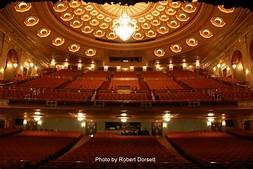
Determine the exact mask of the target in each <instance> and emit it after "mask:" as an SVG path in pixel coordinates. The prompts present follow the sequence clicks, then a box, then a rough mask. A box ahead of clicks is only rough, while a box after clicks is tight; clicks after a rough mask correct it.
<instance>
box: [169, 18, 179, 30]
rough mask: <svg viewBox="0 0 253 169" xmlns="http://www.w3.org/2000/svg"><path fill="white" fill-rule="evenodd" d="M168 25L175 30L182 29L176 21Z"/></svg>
mask: <svg viewBox="0 0 253 169" xmlns="http://www.w3.org/2000/svg"><path fill="white" fill-rule="evenodd" d="M167 25H168V27H170V28H173V29H177V28H179V27H180V23H179V22H177V21H176V20H172V21H170V22H167Z"/></svg>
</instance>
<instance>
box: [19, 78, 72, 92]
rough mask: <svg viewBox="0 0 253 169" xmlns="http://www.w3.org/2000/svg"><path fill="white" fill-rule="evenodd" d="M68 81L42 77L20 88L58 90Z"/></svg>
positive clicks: (23, 84)
mask: <svg viewBox="0 0 253 169" xmlns="http://www.w3.org/2000/svg"><path fill="white" fill-rule="evenodd" d="M67 81H68V79H64V78H56V77H40V78H37V79H34V80H30V81H27V82H24V83H22V84H20V85H18V86H19V87H29V88H51V89H54V88H57V87H59V86H60V85H62V84H63V83H65V82H67Z"/></svg>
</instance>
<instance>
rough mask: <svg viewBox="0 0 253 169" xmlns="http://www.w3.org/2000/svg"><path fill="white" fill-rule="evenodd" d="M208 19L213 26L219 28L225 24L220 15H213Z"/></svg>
mask: <svg viewBox="0 0 253 169" xmlns="http://www.w3.org/2000/svg"><path fill="white" fill-rule="evenodd" d="M210 21H211V23H212V24H213V25H214V26H216V27H219V28H221V27H223V26H225V25H226V23H225V22H224V20H223V19H222V18H220V17H213V18H212V19H211V20H210Z"/></svg>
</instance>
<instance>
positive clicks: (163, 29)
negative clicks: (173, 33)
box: [157, 26, 169, 35]
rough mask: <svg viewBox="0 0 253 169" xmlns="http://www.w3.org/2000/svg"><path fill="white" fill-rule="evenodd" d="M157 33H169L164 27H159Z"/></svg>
mask: <svg viewBox="0 0 253 169" xmlns="http://www.w3.org/2000/svg"><path fill="white" fill-rule="evenodd" d="M157 32H158V33H160V34H162V35H164V34H167V33H168V32H169V28H167V27H166V26H161V27H159V28H158V29H157Z"/></svg>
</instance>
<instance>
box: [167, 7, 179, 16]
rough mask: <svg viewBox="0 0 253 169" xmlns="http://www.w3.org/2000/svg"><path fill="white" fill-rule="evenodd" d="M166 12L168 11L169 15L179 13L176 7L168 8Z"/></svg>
mask: <svg viewBox="0 0 253 169" xmlns="http://www.w3.org/2000/svg"><path fill="white" fill-rule="evenodd" d="M165 13H166V14H167V15H170V16H173V15H175V14H176V13H177V11H176V10H174V9H172V8H168V9H167V10H166V11H165Z"/></svg>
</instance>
